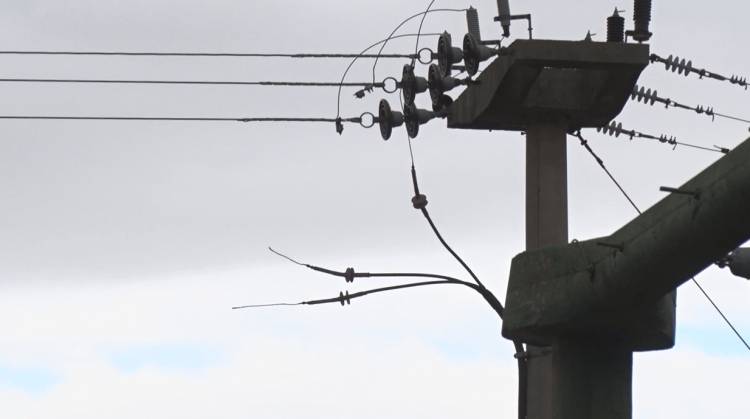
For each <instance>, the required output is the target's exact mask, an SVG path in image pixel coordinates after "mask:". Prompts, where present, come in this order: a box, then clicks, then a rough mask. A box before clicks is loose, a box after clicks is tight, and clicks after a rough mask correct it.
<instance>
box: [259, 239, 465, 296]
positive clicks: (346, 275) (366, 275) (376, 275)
mask: <svg viewBox="0 0 750 419" xmlns="http://www.w3.org/2000/svg"><path fill="white" fill-rule="evenodd" d="M268 250H270V251H271V252H272V253H274V254H275V255H277V256H279V257H282V258H284V259H286V260H288V261H290V262H292V263H294V264H296V265H299V266H304V267H305V268H308V269H312V270H314V271H317V272H321V273H324V274H327V275H331V276H336V277H339V278H345V279H346V281H347V282H354V278H432V279H442V280H444V281H450V282H454V283H457V284H462V285H465V286H467V287H469V288H472V289H474V290H477V291H479V288H478V287H477V286H476V285H474V284H472V283H470V282H466V281H462V280H460V279H457V278H453V277H450V276H446V275H436V274H428V273H401V272H394V273H381V272H377V273H371V272H355V271H354V269H352V268H349V269H347V270H346V271H345V272H340V271H334V270H332V269H328V268H322V267H320V266H315V265H311V264H308V263H302V262H299V261H297V260H294V259H292V258H291V257H289V256H287V255H285V254H283V253H281V252H278V251H276V250H274V249H273V248H271V247H269V248H268Z"/></svg>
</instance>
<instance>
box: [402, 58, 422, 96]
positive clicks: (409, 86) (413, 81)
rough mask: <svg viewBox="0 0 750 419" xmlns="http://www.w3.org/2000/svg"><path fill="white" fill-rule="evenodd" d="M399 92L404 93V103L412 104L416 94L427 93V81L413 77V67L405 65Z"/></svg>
mask: <svg viewBox="0 0 750 419" xmlns="http://www.w3.org/2000/svg"><path fill="white" fill-rule="evenodd" d="M401 90H402V91H403V93H404V101H405V102H406V103H414V101H415V100H416V98H417V94H419V93H424V92H426V91H427V79H425V78H424V77H417V76H415V75H414V67H413V66H412V65H411V64H406V65H404V71H403V75H402V77H401Z"/></svg>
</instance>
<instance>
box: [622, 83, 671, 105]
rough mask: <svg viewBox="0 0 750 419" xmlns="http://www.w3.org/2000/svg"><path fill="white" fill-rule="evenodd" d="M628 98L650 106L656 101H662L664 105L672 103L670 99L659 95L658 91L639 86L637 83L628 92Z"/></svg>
mask: <svg viewBox="0 0 750 419" xmlns="http://www.w3.org/2000/svg"><path fill="white" fill-rule="evenodd" d="M630 98H631V99H633V100H637V101H638V103H640V102H643V103H646V104H648V105H651V106H653V105H654V104H655V103H656V102H659V103H663V104H664V105H666V106H669V105H670V104H671V103H672V101H671V100H669V99H664V98H661V97H659V92H657V91H656V90H653V91H652V90H651V89H646V88H645V87H643V86H641V87H640V88H639V87H638V85H636V86H635V87H634V88H633V92H632V93H631V94H630Z"/></svg>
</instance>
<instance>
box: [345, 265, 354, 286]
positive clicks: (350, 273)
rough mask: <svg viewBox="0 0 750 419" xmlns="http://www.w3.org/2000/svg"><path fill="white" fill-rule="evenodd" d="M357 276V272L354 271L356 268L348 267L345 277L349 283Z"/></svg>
mask: <svg viewBox="0 0 750 419" xmlns="http://www.w3.org/2000/svg"><path fill="white" fill-rule="evenodd" d="M355 277H356V274H355V273H354V268H347V269H346V272H345V273H344V279H345V280H346V282H347V283H352V282H354V278H355Z"/></svg>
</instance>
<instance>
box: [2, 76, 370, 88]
mask: <svg viewBox="0 0 750 419" xmlns="http://www.w3.org/2000/svg"><path fill="white" fill-rule="evenodd" d="M0 82H2V83H93V84H186V85H219V86H289V87H338V86H347V87H365V88H369V89H372V88H381V89H382V88H385V82H382V83H364V82H362V83H356V82H351V83H343V84H342V83H337V82H312V81H209V80H114V79H39V78H0Z"/></svg>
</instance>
